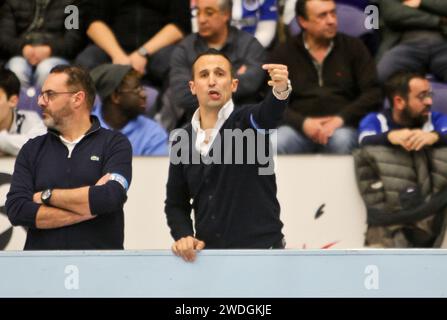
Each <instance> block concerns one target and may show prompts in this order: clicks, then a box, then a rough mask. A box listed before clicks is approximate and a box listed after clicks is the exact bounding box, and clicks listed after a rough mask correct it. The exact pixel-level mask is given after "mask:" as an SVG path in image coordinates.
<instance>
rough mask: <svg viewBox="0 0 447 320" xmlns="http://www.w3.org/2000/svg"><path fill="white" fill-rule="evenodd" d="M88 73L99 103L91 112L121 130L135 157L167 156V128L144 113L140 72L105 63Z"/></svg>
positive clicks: (103, 123)
mask: <svg viewBox="0 0 447 320" xmlns="http://www.w3.org/2000/svg"><path fill="white" fill-rule="evenodd" d="M91 76H92V78H93V81H94V82H95V86H96V89H97V91H98V94H99V96H100V98H101V102H102V103H101V104H99V105H97V106H96V108H95V110H94V111H93V114H95V115H96V116H97V117H98V119H99V121H100V123H101V126H102V127H104V128H107V129H111V130H119V131H120V132H121V133H123V134H124V135H125V136H126V137H127V138H128V139H129V141H130V143H131V144H132V150H133V155H134V156H165V155H167V154H168V135H167V133H166V131H165V130H164V129H163V128H162V127H161V126H160V125H159V124H158V123H157V122H155V121H153V120H151V119H149V118H147V117H145V116H144V115H143V113H144V105H145V102H146V95H145V93H144V90H143V87H142V86H141V82H140V75H139V74H138V73H137V72H136V71H135V70H134V69H132V67H131V66H127V65H113V64H105V65H101V66H99V67H97V68H95V69H93V70H92V72H91Z"/></svg>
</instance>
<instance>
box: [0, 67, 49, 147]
mask: <svg viewBox="0 0 447 320" xmlns="http://www.w3.org/2000/svg"><path fill="white" fill-rule="evenodd" d="M19 95H20V81H19V79H18V78H17V76H16V75H15V74H14V73H13V72H12V71H10V70H7V69H0V155H12V156H16V155H17V154H18V153H19V151H20V149H21V148H22V146H23V145H24V144H25V143H26V142H27V141H28V140H29V139H31V138H34V137H36V136H39V135H42V134H45V133H46V132H47V128H46V127H45V125H44V123H43V122H42V119H41V118H40V117H39V115H38V114H37V113H36V112H33V111H24V110H17V104H18V103H19Z"/></svg>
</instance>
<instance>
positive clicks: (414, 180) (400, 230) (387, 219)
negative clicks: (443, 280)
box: [354, 72, 447, 248]
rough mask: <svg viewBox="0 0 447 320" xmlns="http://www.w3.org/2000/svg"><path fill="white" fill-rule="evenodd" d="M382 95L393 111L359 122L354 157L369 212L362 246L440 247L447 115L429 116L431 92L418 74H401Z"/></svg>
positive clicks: (388, 83)
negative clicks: (357, 144)
mask: <svg viewBox="0 0 447 320" xmlns="http://www.w3.org/2000/svg"><path fill="white" fill-rule="evenodd" d="M385 91H386V95H387V97H388V99H389V101H390V106H391V109H386V110H384V111H382V112H378V113H370V114H368V115H367V116H366V117H365V118H364V119H363V120H362V121H361V123H360V128H359V133H360V135H359V142H360V145H361V147H362V148H360V149H358V150H356V151H355V152H354V160H355V164H356V171H357V173H356V176H357V177H358V184H359V190H360V193H361V195H362V197H363V199H364V201H365V205H366V207H367V213H368V229H367V232H366V236H365V244H366V245H367V246H371V247H381V248H384V247H385V248H390V247H391V248H405V247H419V248H420V247H432V246H433V245H437V246H439V244H440V243H439V241H440V240H441V241H442V239H437V238H438V236H439V231H440V226H441V224H442V221H443V220H444V216H445V211H446V210H445V207H446V202H445V201H444V199H445V197H446V195H445V194H444V193H443V192H446V190H447V189H446V182H447V179H446V177H445V163H446V162H447V150H446V148H445V146H447V116H446V115H444V114H442V113H438V112H432V111H430V108H431V104H432V91H431V88H430V83H429V81H428V80H427V79H425V77H424V75H422V74H417V73H412V72H399V73H397V74H395V75H393V76H392V77H391V78H390V79H389V80H388V81H387V82H386V85H385ZM432 147H434V148H432ZM437 147H444V148H437ZM436 243H438V244H436Z"/></svg>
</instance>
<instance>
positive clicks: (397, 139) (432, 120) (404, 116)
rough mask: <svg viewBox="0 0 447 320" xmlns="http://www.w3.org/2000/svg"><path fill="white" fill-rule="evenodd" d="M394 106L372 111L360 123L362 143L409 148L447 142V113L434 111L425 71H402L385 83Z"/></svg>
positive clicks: (389, 98) (387, 93)
mask: <svg viewBox="0 0 447 320" xmlns="http://www.w3.org/2000/svg"><path fill="white" fill-rule="evenodd" d="M385 91H386V95H387V98H388V100H389V102H390V106H391V108H390V109H386V110H384V111H382V112H374V113H370V114H368V115H367V116H366V117H365V118H364V119H362V121H361V122H360V126H359V144H360V145H361V146H365V145H396V146H401V147H402V148H403V149H405V150H407V151H419V150H421V149H422V148H424V147H426V146H432V145H447V116H446V115H444V114H442V113H439V112H434V111H433V112H432V111H431V110H430V108H431V105H432V103H433V100H432V95H433V92H432V91H431V89H430V83H429V82H428V80H427V79H425V77H424V76H423V75H421V74H418V73H411V72H398V73H396V74H395V75H393V76H391V78H390V79H389V80H388V81H387V83H386V85H385Z"/></svg>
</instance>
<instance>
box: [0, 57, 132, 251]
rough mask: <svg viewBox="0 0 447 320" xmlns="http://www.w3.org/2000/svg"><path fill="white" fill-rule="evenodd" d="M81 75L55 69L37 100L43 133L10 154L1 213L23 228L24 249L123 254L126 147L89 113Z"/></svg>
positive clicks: (90, 97)
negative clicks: (119, 251)
mask: <svg viewBox="0 0 447 320" xmlns="http://www.w3.org/2000/svg"><path fill="white" fill-rule="evenodd" d="M94 99H95V87H94V85H93V81H92V79H91V78H90V76H89V74H88V72H87V71H85V70H83V69H81V68H79V67H71V66H56V67H55V68H53V69H52V70H51V72H50V74H49V76H48V78H47V79H46V80H45V82H44V85H43V87H42V93H41V94H40V96H39V100H38V103H39V106H40V107H41V108H42V110H43V121H44V123H45V125H46V126H47V127H48V133H47V134H46V135H43V136H39V137H37V138H34V139H31V140H29V141H28V142H27V143H26V144H25V145H24V146H23V148H22V149H21V151H20V152H19V154H18V156H17V160H16V164H15V168H14V173H13V177H12V183H11V188H10V190H9V193H8V195H7V200H6V212H7V215H8V217H9V220H10V221H11V223H12V224H13V225H16V226H17V225H20V226H23V227H26V228H27V230H28V231H27V237H26V243H25V250H88V249H123V242H124V212H123V206H124V203H125V201H126V199H127V195H126V193H127V190H128V188H129V185H130V182H131V175H132V167H131V166H132V149H131V145H130V143H129V141H128V140H127V139H126V137H124V136H123V135H122V134H121V133H119V132H114V131H110V130H106V129H104V128H101V126H100V124H99V121H98V119H97V118H96V117H95V116H91V115H90V112H91V109H92V107H93V102H94Z"/></svg>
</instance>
